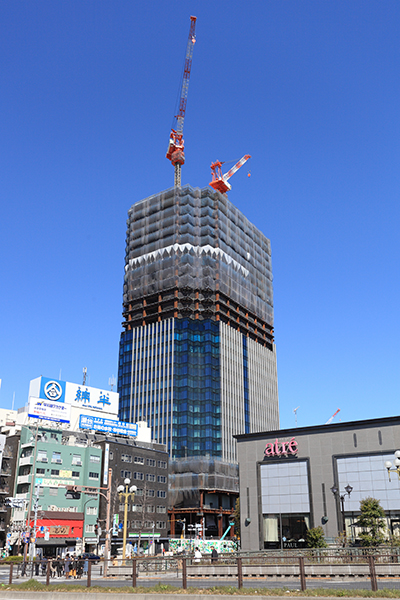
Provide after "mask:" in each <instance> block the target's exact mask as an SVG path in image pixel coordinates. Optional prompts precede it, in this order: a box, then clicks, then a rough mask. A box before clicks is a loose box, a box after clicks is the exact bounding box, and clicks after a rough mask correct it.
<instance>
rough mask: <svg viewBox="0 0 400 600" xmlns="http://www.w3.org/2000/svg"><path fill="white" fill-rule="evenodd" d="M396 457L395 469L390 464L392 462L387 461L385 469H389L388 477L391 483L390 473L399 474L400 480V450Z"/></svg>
mask: <svg viewBox="0 0 400 600" xmlns="http://www.w3.org/2000/svg"><path fill="white" fill-rule="evenodd" d="M394 455H395V457H396V458H395V459H394V469H392V466H393V465H392V463H391V462H390V460H387V461H386V462H385V467H386V469H387V472H388V477H389V481H391V479H390V473H393V472H395V473H397V475H398V478H399V479H400V450H396V452H395V453H394Z"/></svg>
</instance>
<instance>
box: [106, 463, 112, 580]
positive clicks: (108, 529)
mask: <svg viewBox="0 0 400 600" xmlns="http://www.w3.org/2000/svg"><path fill="white" fill-rule="evenodd" d="M111 480H112V469H108V483H107V492H106V504H107V513H106V543H105V548H104V554H105V557H104V558H105V561H104V576H107V567H108V561H109V560H110V551H111V539H110V538H111V527H110V516H111Z"/></svg>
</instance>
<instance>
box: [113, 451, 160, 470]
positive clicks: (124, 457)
mask: <svg viewBox="0 0 400 600" xmlns="http://www.w3.org/2000/svg"><path fill="white" fill-rule="evenodd" d="M121 461H122V462H127V463H131V462H132V454H121ZM133 462H134V463H136V464H139V465H144V457H143V456H134V457H133ZM146 465H147V466H148V467H155V466H156V461H155V459H154V458H146ZM157 466H158V467H159V468H160V469H166V468H167V462H166V461H165V460H159V461H157Z"/></svg>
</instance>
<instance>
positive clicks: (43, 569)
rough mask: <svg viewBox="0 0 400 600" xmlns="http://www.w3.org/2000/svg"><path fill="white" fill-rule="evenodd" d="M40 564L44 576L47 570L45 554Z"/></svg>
mask: <svg viewBox="0 0 400 600" xmlns="http://www.w3.org/2000/svg"><path fill="white" fill-rule="evenodd" d="M40 566H41V567H42V576H44V575H46V571H47V556H43V558H42V560H41V561H40Z"/></svg>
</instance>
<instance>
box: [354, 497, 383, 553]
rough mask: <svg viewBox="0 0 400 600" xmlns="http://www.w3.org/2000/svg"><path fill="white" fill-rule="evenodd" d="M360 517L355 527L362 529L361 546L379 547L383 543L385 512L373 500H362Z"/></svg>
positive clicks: (376, 501) (377, 501) (377, 502)
mask: <svg viewBox="0 0 400 600" xmlns="http://www.w3.org/2000/svg"><path fill="white" fill-rule="evenodd" d="M360 511H361V516H360V517H359V519H358V521H357V525H358V526H359V527H362V529H363V532H362V533H360V535H359V537H360V539H361V545H362V546H372V547H375V546H379V544H382V543H383V542H384V541H385V535H384V531H385V529H386V519H385V511H384V510H383V508H382V506H381V505H380V503H379V500H376V499H375V498H370V497H369V498H364V500H361V502H360Z"/></svg>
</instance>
